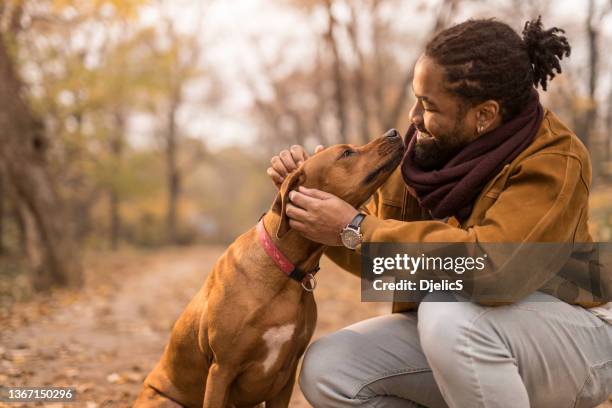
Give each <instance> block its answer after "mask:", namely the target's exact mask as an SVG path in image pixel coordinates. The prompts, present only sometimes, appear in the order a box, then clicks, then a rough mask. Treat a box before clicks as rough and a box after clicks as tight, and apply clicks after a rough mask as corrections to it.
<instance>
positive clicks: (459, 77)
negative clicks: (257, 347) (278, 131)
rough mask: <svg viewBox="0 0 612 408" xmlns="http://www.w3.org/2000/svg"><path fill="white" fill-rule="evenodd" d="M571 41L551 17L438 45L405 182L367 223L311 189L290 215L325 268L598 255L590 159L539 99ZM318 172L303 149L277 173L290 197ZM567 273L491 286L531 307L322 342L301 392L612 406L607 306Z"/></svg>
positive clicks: (411, 313)
mask: <svg viewBox="0 0 612 408" xmlns="http://www.w3.org/2000/svg"><path fill="white" fill-rule="evenodd" d="M561 33H562V30H559V29H557V28H553V29H550V30H544V29H543V28H542V24H541V21H540V19H538V20H535V21H532V22H528V23H527V24H526V25H525V28H524V30H523V37H522V38H521V37H520V36H519V35H518V34H517V33H516V32H515V31H514V30H512V29H511V28H510V27H509V26H508V25H506V24H504V23H501V22H498V21H494V20H469V21H467V22H464V23H461V24H458V25H456V26H453V27H451V28H449V29H446V30H444V31H442V32H440V33H438V34H437V35H436V36H435V37H434V38H433V39H432V40H431V41H430V42H429V43H428V44H427V46H426V48H425V52H424V53H423V55H422V56H421V57H420V58H419V60H418V62H417V64H416V67H415V71H414V72H415V74H414V79H413V84H412V85H413V91H414V94H415V97H416V102H415V104H414V106H413V107H412V109H411V111H410V118H411V121H412V125H411V127H410V129H409V130H408V132H407V134H406V139H405V141H406V144H407V151H406V154H405V156H404V159H403V161H402V163H401V164H400V167H399V169H398V170H397V171H396V172H395V173H394V174H393V175H392V176H391V177H390V178H389V180H388V181H387V183H386V184H385V185H384V186H383V187H382V188H381V189H380V190H379V191H377V192H376V194H375V195H374V196H373V198H372V200H371V201H370V202H369V203H368V205H367V206H366V207H365V208H362V209H359V210H358V209H355V208H353V207H351V206H350V205H348V204H347V203H345V202H344V201H342V200H340V199H338V198H337V197H334V196H333V195H330V194H327V193H324V192H321V191H318V190H311V189H306V188H300V189H299V190H298V191H296V192H293V193H292V194H291V201H292V203H293V205H289V206H287V210H286V213H287V215H288V216H289V217H290V218H291V221H290V226H291V228H294V229H296V230H298V231H300V232H301V233H302V234H303V235H304V236H306V237H307V238H309V239H311V240H314V241H317V242H321V243H324V244H326V245H329V246H330V248H329V249H328V250H327V252H326V254H327V255H328V256H329V257H330V258H331V259H332V260H334V262H336V263H338V264H339V265H340V266H342V267H343V268H345V269H347V270H349V271H351V272H353V273H355V274H359V270H360V265H361V263H360V255H359V251H360V244H361V241H364V242H407V243H411V242H413V243H414V242H468V243H469V242H512V243H526V242H562V243H572V242H591V241H592V239H591V237H590V235H589V232H588V228H587V218H588V195H589V188H590V180H591V170H590V158H589V154H588V152H587V151H586V149H585V147H584V146H583V145H582V144H581V143H580V141H579V139H578V138H577V137H576V135H575V134H574V133H573V132H572V131H571V130H570V129H568V128H567V127H566V126H565V125H564V124H563V123H562V122H561V121H560V120H559V119H558V118H557V117H556V116H555V115H554V114H553V113H552V112H550V111H548V110H546V109H544V108H543V107H542V105H541V104H540V102H539V98H538V92H537V91H536V89H535V87H537V86H541V87H542V88H543V89H544V90H546V86H547V84H548V81H549V80H550V79H552V78H553V77H554V76H555V72H560V65H559V60H560V59H561V58H563V56H567V55H569V53H570V46H569V44H568V42H567V40H566V38H565V37H564V36H562V35H561ZM307 158H308V156H307V154H306V153H305V151H304V149H303V148H301V147H300V146H294V147H293V148H292V149H291V150H288V151H283V152H281V154H280V155H279V156H276V157H274V158H273V159H272V161H271V163H272V167H270V168H269V169H268V174H269V175H270V177H271V178H272V179H273V180H274V182H275V183H276V184H277V185H279V184H280V183H281V182H282V180H283V178H284V177H285V176H286V175H287V174H288V173H289V172H290V171H292V170H293V169H295V168H296V166H297V165H298V164H299V162H301V161H303V160H307ZM341 159H342V160H351V155H350V154H349V155H347V157H343V158H341ZM554 274H555V272H554V271H547V270H546V269H544V268H542V269H534V270H523V271H518V272H513V273H512V274H505V275H500V276H497V277H496V279H495V280H494V281H493V280H490V281H486V280H483V281H481V284H482V285H484V286H487V285H488V288H489V289H492V290H508V291H512V288H513V287H514V286H513V285H512V283H513V282H516V281H517V280H520V281H521V282H525V285H527V289H528V294H527V295H526V296H519V294H518V293H517V294H516V297H517V299H516V302H514V303H512V304H510V305H505V306H499V307H491V306H484V305H480V304H477V303H472V302H467V301H466V302H434V301H431V302H422V303H421V304H420V305H419V307H418V310H417V311H415V310H407V307H402V306H406V305H400V304H396V305H394V311H396V312H402V313H395V314H392V315H389V316H382V317H379V318H375V319H370V320H367V321H364V322H360V323H357V324H354V325H352V326H349V327H347V328H345V329H343V330H340V331H339V332H336V333H333V334H331V335H328V336H326V337H323V338H321V339H320V340H318V341H316V342H315V343H313V344H312V345H311V346H310V347H309V349H308V351H307V352H306V355H305V357H304V362H303V365H302V372H301V376H300V385H301V388H302V391H303V393H304V395H305V396H306V398H307V399H308V400H309V401H310V403H311V404H312V405H313V406H315V407H317V408H319V407H334V408H338V407H357V406H364V407H365V406H368V407H370V406H371V407H410V406H415V407H417V406H426V407H436V408H437V407H447V406H450V407H460V408H465V407H470V408H472V407H474V408H476V407H514V408H527V407H530V406H531V407H560V406H574V407H584V408H587V407H588V408H590V407H593V406H595V405H597V404H598V403H600V402H602V401H603V400H604V399H605V398H606V397H607V395H608V394H609V393H612V313H611V308H610V304H609V303H608V304H604V305H602V304H601V303H602V302H601V301H600V302H596V296H594V294H592V293H589V292H588V291H584V290H578V281H579V280H580V279H581V278H582V279H584V278H585V276H577V277H573V278H572V277H567V276H565V277H559V276H554ZM609 278H610V277H603V279H604V280H605V281H606V282H608V283H609V280H610V279H609ZM475 279H478V277H477V276H476V278H475ZM544 283H545V284H544ZM525 285H523V287H525ZM506 288H507V289H506ZM609 289H610V288H608V290H609ZM510 295H512V294H510ZM432 296H435V297H436V298H435V299H429V300H446V299H448V300H451V299H453V298H452V296H450V295H448V294H447V293H434V294H432ZM426 300H427V298H426Z"/></svg>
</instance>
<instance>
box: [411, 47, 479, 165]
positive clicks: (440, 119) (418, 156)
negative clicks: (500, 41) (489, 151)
mask: <svg viewBox="0 0 612 408" xmlns="http://www.w3.org/2000/svg"><path fill="white" fill-rule="evenodd" d="M445 82H446V77H445V74H444V69H443V68H442V67H441V66H440V65H438V64H437V63H435V61H434V60H433V59H431V58H430V57H427V56H425V55H423V56H421V57H420V58H419V60H418V61H417V63H416V66H415V68H414V78H413V80H412V88H413V91H414V95H415V97H416V102H415V103H414V106H413V107H412V109H411V110H410V118H411V120H412V122H413V123H414V124H415V126H416V128H417V130H418V133H417V139H416V143H415V146H414V160H415V162H416V163H417V164H418V165H419V166H421V167H423V168H424V169H428V170H433V169H439V168H441V167H442V166H443V165H444V164H445V163H446V162H447V161H448V160H450V159H451V158H452V157H453V156H454V155H455V154H456V153H457V152H458V151H459V150H460V149H461V148H462V147H463V146H465V145H466V144H468V143H469V142H471V141H472V140H473V139H474V138H475V133H474V129H475V118H474V115H473V112H471V109H470V108H469V107H467V106H465V105H464V104H462V103H461V101H460V99H459V98H458V97H456V96H454V95H452V94H450V93H449V92H448V91H447V90H446V89H445Z"/></svg>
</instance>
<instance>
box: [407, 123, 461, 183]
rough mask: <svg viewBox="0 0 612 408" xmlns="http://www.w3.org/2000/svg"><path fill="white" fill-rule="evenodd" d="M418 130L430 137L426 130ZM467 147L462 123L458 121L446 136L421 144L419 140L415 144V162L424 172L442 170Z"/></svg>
mask: <svg viewBox="0 0 612 408" xmlns="http://www.w3.org/2000/svg"><path fill="white" fill-rule="evenodd" d="M417 130H418V131H419V132H421V133H424V134H426V135H428V136H431V135H430V134H429V132H426V131H423V130H424V129H422V128H421V129H419V128H418V127H417ZM463 146H465V143H464V142H463V141H462V138H461V122H460V121H459V120H457V122H456V123H455V125H454V126H453V130H451V131H450V132H449V133H448V134H446V135H439V136H437V137H436V138H432V139H427V140H424V141H422V142H419V141H418V139H417V140H415V143H414V162H415V163H416V164H417V165H418V166H419V167H421V168H422V169H423V170H428V171H431V170H440V169H441V168H442V167H444V165H445V164H446V163H448V161H449V160H450V159H452V158H453V157H454V156H455V155H456V154H457V153H459V150H461V149H462V148H463Z"/></svg>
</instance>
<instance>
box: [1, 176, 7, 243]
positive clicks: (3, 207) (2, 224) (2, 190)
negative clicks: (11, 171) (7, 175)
mask: <svg viewBox="0 0 612 408" xmlns="http://www.w3.org/2000/svg"><path fill="white" fill-rule="evenodd" d="M4 196H5V193H4V180H3V179H2V173H0V255H2V254H4V253H5V252H6V248H5V246H4V218H5V212H6V204H5V201H6V200H5V198H4Z"/></svg>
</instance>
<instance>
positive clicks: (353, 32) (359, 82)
mask: <svg viewBox="0 0 612 408" xmlns="http://www.w3.org/2000/svg"><path fill="white" fill-rule="evenodd" d="M350 10H351V21H350V23H349V26H348V32H349V36H350V39H351V44H352V45H353V49H354V51H355V54H356V55H357V67H356V68H355V91H356V94H357V106H358V108H359V130H360V132H359V133H360V143H361V144H366V143H368V142H369V141H370V112H369V109H368V96H367V93H366V82H367V79H366V72H365V67H366V62H365V58H364V56H363V52H362V50H361V47H360V46H359V38H358V37H357V36H358V32H359V23H358V21H357V10H355V5H354V4H351V7H350Z"/></svg>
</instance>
